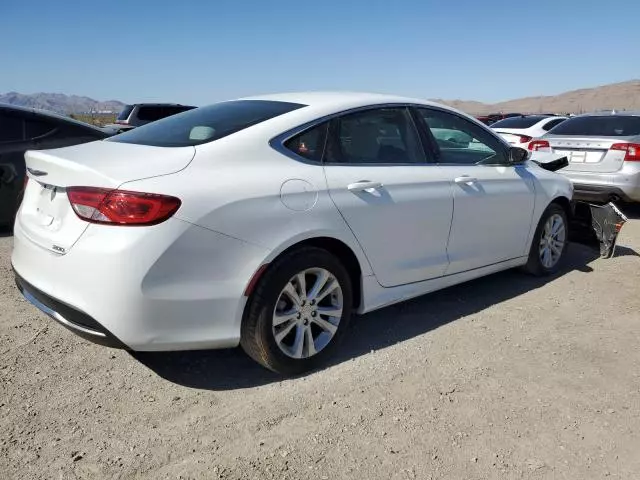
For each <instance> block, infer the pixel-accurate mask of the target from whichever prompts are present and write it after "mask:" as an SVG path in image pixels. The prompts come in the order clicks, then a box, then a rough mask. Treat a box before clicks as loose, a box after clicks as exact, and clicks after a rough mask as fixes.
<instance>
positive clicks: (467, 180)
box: [453, 175, 478, 185]
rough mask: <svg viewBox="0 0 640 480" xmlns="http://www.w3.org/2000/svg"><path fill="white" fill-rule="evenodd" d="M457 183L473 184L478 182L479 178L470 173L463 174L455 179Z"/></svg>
mask: <svg viewBox="0 0 640 480" xmlns="http://www.w3.org/2000/svg"><path fill="white" fill-rule="evenodd" d="M453 181H454V182H456V183H464V184H465V185H471V184H474V183H477V182H478V179H477V178H475V177H470V176H469V175H462V176H461V177H456V178H455V179H454V180H453Z"/></svg>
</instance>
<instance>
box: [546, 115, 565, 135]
mask: <svg viewBox="0 0 640 480" xmlns="http://www.w3.org/2000/svg"><path fill="white" fill-rule="evenodd" d="M565 120H566V118H556V119H555V120H551V121H550V122H547V123H545V124H544V126H543V127H542V129H543V130H544V131H545V132H548V131H549V130H551V129H552V128H553V127H555V126H557V125H560V124H561V123H562V122H564V121H565Z"/></svg>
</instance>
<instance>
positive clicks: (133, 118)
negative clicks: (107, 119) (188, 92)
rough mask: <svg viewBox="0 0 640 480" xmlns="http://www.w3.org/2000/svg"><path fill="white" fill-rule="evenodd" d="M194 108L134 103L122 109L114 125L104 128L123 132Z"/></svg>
mask: <svg viewBox="0 0 640 480" xmlns="http://www.w3.org/2000/svg"><path fill="white" fill-rule="evenodd" d="M194 108H197V107H194V106H192V105H180V104H178V103H134V104H132V105H127V106H125V107H124V108H123V109H122V111H121V112H120V114H119V115H118V117H117V119H116V121H115V123H112V124H109V125H106V126H107V127H109V128H115V129H117V131H118V132H124V131H127V130H131V129H132V128H135V127H140V126H142V125H146V124H147V123H151V122H155V121H156V120H160V119H161V118H166V117H170V116H171V115H175V114H177V113H182V112H186V111H187V110H192V109H194Z"/></svg>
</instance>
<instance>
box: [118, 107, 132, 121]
mask: <svg viewBox="0 0 640 480" xmlns="http://www.w3.org/2000/svg"><path fill="white" fill-rule="evenodd" d="M131 110H133V105H126V106H125V107H124V108H123V109H122V111H121V112H120V114H119V115H118V120H126V119H127V118H129V115H131Z"/></svg>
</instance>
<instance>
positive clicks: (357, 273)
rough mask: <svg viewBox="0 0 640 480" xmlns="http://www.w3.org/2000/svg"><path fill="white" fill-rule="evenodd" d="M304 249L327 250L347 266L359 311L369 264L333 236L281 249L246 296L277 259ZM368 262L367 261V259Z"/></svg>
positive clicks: (259, 271)
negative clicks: (364, 276) (363, 281)
mask: <svg viewBox="0 0 640 480" xmlns="http://www.w3.org/2000/svg"><path fill="white" fill-rule="evenodd" d="M303 247H316V248H321V249H323V250H326V251H327V252H329V253H331V254H332V255H334V256H335V257H336V258H338V259H339V260H340V262H341V263H342V264H343V265H344V266H345V268H346V269H347V272H348V273H349V277H350V279H351V284H352V290H353V307H354V310H357V309H358V308H359V307H360V305H361V304H362V300H363V299H362V295H363V291H362V290H363V289H362V277H363V274H365V275H366V274H368V272H369V270H368V269H369V265H368V262H367V263H366V264H364V265H363V264H362V262H363V260H362V259H361V258H359V257H358V254H357V253H356V252H355V251H354V249H353V248H352V247H351V246H349V245H348V244H347V243H346V242H345V241H343V240H341V239H338V238H336V237H332V236H316V237H309V238H304V239H299V240H298V241H296V242H294V243H291V244H290V245H287V246H286V247H284V248H282V249H279V250H278V251H277V254H274V255H272V256H270V258H269V259H268V260H267V262H265V263H264V264H263V265H262V266H261V268H259V269H258V270H257V271H256V273H255V274H254V277H253V278H252V279H251V281H250V282H249V286H248V287H247V291H246V292H245V295H246V296H250V295H251V293H252V292H251V290H252V289H253V286H255V285H256V284H257V283H258V281H259V280H260V278H261V277H262V275H263V274H264V273H265V271H266V270H267V269H268V267H269V264H271V263H272V262H273V261H275V260H276V259H277V258H280V257H282V256H283V255H287V254H289V253H291V252H292V251H294V250H297V249H300V248H303ZM365 261H366V259H365Z"/></svg>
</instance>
